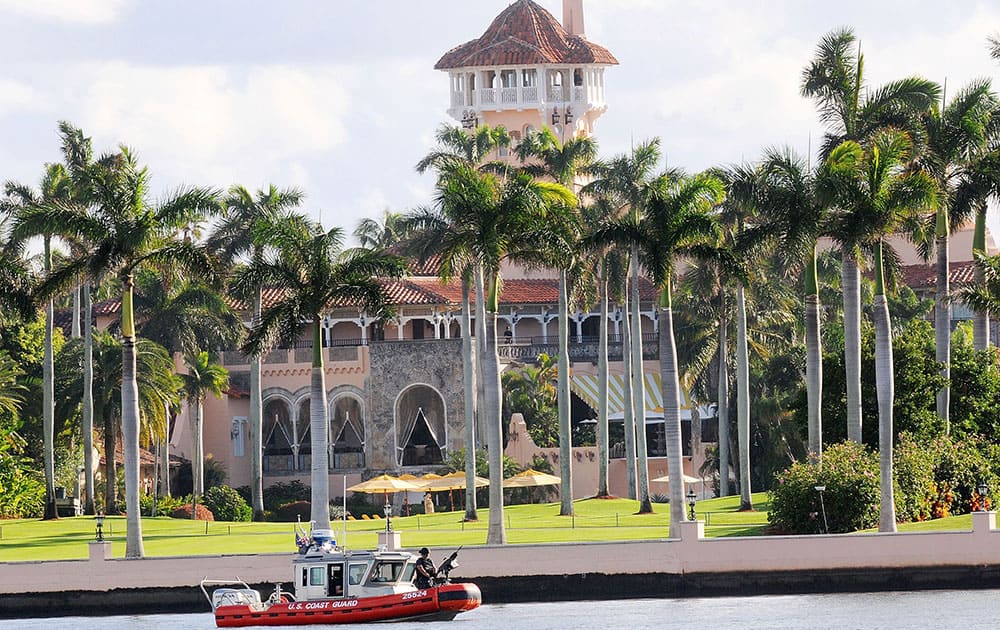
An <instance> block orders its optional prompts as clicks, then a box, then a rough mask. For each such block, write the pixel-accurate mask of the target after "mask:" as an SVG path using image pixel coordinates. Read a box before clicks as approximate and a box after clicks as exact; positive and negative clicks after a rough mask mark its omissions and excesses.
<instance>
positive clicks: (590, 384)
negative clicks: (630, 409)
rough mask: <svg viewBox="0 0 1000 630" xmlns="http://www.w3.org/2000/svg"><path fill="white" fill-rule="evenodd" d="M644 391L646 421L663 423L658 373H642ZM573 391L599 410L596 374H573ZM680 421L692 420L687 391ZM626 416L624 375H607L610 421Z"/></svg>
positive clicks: (571, 387)
mask: <svg viewBox="0 0 1000 630" xmlns="http://www.w3.org/2000/svg"><path fill="white" fill-rule="evenodd" d="M642 376H643V379H642V380H643V385H644V386H645V387H644V388H643V389H644V390H645V392H644V394H645V396H644V397H645V399H646V418H647V420H648V419H653V420H657V421H658V420H660V419H661V418H663V389H662V386H661V384H660V373H659V372H643V375H642ZM570 389H572V390H573V393H574V394H576V395H577V396H579V397H580V399H581V400H583V402H585V403H587V405H588V406H589V407H590V408H591V409H593V410H595V411H596V410H597V402H598V399H599V395H600V394H599V392H600V386H599V384H598V377H597V375H596V374H574V375H573V376H572V377H571V378H570ZM680 409H681V418H690V417H691V405H690V404H689V403H688V400H687V396H686V395H685V393H684V390H683V389H681V392H680ZM624 417H625V375H624V374H609V375H608V419H610V420H621V419H622V418H624Z"/></svg>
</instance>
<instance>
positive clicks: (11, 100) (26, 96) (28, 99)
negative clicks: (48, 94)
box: [0, 78, 40, 114]
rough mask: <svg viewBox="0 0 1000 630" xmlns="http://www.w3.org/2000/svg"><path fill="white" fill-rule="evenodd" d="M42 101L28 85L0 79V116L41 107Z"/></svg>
mask: <svg viewBox="0 0 1000 630" xmlns="http://www.w3.org/2000/svg"><path fill="white" fill-rule="evenodd" d="M39 101H40V99H39V98H38V95H37V94H36V92H35V90H34V89H32V88H31V87H30V86H28V85H24V84H23V83H18V82H16V81H10V80H8V79H3V78H0V114H5V113H7V112H9V111H13V110H19V109H25V108H27V107H33V106H37V105H39Z"/></svg>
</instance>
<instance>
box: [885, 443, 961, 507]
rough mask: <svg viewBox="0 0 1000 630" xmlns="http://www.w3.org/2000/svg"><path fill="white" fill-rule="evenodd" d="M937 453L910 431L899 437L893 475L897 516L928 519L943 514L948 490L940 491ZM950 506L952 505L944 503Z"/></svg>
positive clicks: (894, 454) (894, 456)
mask: <svg viewBox="0 0 1000 630" xmlns="http://www.w3.org/2000/svg"><path fill="white" fill-rule="evenodd" d="M935 460H936V458H935V457H934V454H933V453H932V452H931V450H930V449H928V448H927V447H926V446H924V445H921V444H920V443H918V442H917V440H916V439H915V438H914V437H913V436H912V435H911V434H908V433H902V434H900V436H899V443H898V444H897V445H896V447H895V449H894V450H893V463H892V466H893V475H894V476H895V478H896V489H897V490H898V491H897V492H896V493H895V496H896V519H897V520H898V521H926V520H927V519H929V518H935V514H934V513H935V511H938V512H939V513H940V510H941V508H942V506H943V503H942V502H943V501H945V500H947V493H943V492H941V489H940V488H939V487H938V485H937V483H936V482H935V479H934V468H935ZM945 509H950V505H947V506H945Z"/></svg>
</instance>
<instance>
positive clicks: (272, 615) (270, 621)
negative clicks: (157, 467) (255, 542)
mask: <svg viewBox="0 0 1000 630" xmlns="http://www.w3.org/2000/svg"><path fill="white" fill-rule="evenodd" d="M327 534H328V532H315V533H314V534H313V536H312V540H311V541H310V542H309V543H308V544H304V545H303V546H302V547H301V548H300V551H299V555H298V556H296V557H295V559H294V560H293V561H292V583H293V584H294V585H295V592H294V593H291V592H288V591H283V590H282V589H281V586H280V585H278V586H276V587H275V590H274V593H272V594H271V596H270V597H269V598H268V599H267V600H266V601H262V600H261V596H260V593H259V592H258V591H256V590H253V589H251V588H250V587H249V586H247V585H246V584H245V583H243V582H238V584H239V585H241V586H242V588H215V589H214V590H213V591H212V593H211V595H209V592H208V587H212V586H215V585H219V584H232V582H219V581H216V580H204V581H203V582H202V584H201V588H202V591H203V592H204V593H205V596H206V597H207V598H208V600H209V602H211V604H212V611H213V612H214V613H215V623H216V625H217V626H218V627H220V628H236V627H244V626H294V625H305V624H339V623H365V622H372V621H403V620H421V621H424V620H429V621H447V620H451V619H454V618H455V616H456V615H457V614H458V613H460V612H464V611H467V610H472V609H474V608H477V607H478V606H479V604H480V603H481V602H482V594H481V593H480V592H479V587H478V586H476V585H475V584H472V583H453V582H451V581H450V579H449V573H450V571H451V570H452V569H454V568H455V567H457V566H458V562H456V560H455V559H456V557H457V556H458V552H457V551H456V552H454V553H452V554H451V556H449V557H448V558H447V559H446V560H445V561H444V562H443V563H442V564H441V566H440V567H438V573H437V574H438V578H436V579H435V581H434V584H432V585H431V586H429V587H427V588H417V587H416V586H414V583H413V582H414V576H415V573H416V561H417V556H416V555H415V554H412V553H409V552H406V551H387V550H379V551H349V550H347V549H343V548H341V547H337V546H336V544H335V543H334V542H333V540H332V539H331V537H330V536H328V535H327Z"/></svg>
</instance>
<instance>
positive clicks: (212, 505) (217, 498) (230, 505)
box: [202, 485, 253, 521]
mask: <svg viewBox="0 0 1000 630" xmlns="http://www.w3.org/2000/svg"><path fill="white" fill-rule="evenodd" d="M202 500H203V501H204V502H205V507H207V508H208V509H210V510H211V511H212V514H214V515H215V517H216V518H218V519H219V520H220V521H249V520H250V517H252V516H253V510H252V509H250V506H249V505H247V502H246V501H244V500H243V497H241V496H240V494H239V493H238V492H237V491H236V490H233V489H232V488H230V487H229V486H226V485H222V486H215V487H214V488H209V489H208V491H207V492H206V493H205V496H204V498H203V499H202Z"/></svg>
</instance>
